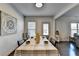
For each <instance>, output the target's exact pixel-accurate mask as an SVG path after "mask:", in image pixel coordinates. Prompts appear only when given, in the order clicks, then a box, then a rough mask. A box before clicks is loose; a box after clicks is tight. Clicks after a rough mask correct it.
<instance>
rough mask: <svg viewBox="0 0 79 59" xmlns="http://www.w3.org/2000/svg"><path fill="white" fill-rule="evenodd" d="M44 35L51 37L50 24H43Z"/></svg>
mask: <svg viewBox="0 0 79 59" xmlns="http://www.w3.org/2000/svg"><path fill="white" fill-rule="evenodd" d="M43 35H49V24H48V23H45V24H43Z"/></svg>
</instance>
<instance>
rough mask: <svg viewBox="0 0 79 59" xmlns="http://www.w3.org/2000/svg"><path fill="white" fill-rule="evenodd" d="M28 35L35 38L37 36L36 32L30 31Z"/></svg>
mask: <svg viewBox="0 0 79 59" xmlns="http://www.w3.org/2000/svg"><path fill="white" fill-rule="evenodd" d="M28 35H30V37H33V36H35V30H33V29H32V30H30V29H29V30H28Z"/></svg>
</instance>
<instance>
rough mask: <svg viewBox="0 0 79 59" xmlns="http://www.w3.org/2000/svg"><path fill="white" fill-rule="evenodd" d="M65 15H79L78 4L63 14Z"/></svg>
mask: <svg viewBox="0 0 79 59" xmlns="http://www.w3.org/2000/svg"><path fill="white" fill-rule="evenodd" d="M64 15H65V16H79V4H78V5H77V6H76V7H74V8H72V9H71V10H69V11H68V12H67V13H65V14H64Z"/></svg>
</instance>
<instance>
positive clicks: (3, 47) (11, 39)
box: [0, 3, 24, 55]
mask: <svg viewBox="0 0 79 59" xmlns="http://www.w3.org/2000/svg"><path fill="white" fill-rule="evenodd" d="M0 10H1V11H3V12H5V13H8V14H9V15H12V16H13V17H15V18H17V33H16V34H12V35H6V36H0V55H8V54H9V53H11V52H12V51H13V50H14V49H15V48H16V47H17V40H22V33H23V30H24V29H23V27H24V21H23V16H22V15H21V14H19V13H18V12H17V11H16V10H15V9H14V8H12V7H11V6H10V5H9V4H3V3H2V4H0Z"/></svg>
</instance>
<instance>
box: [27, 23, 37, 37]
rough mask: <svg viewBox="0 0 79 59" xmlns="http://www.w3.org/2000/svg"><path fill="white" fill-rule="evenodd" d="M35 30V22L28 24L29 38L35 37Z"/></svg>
mask: <svg viewBox="0 0 79 59" xmlns="http://www.w3.org/2000/svg"><path fill="white" fill-rule="evenodd" d="M35 30H36V23H35V22H28V34H29V35H30V37H32V36H35Z"/></svg>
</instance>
